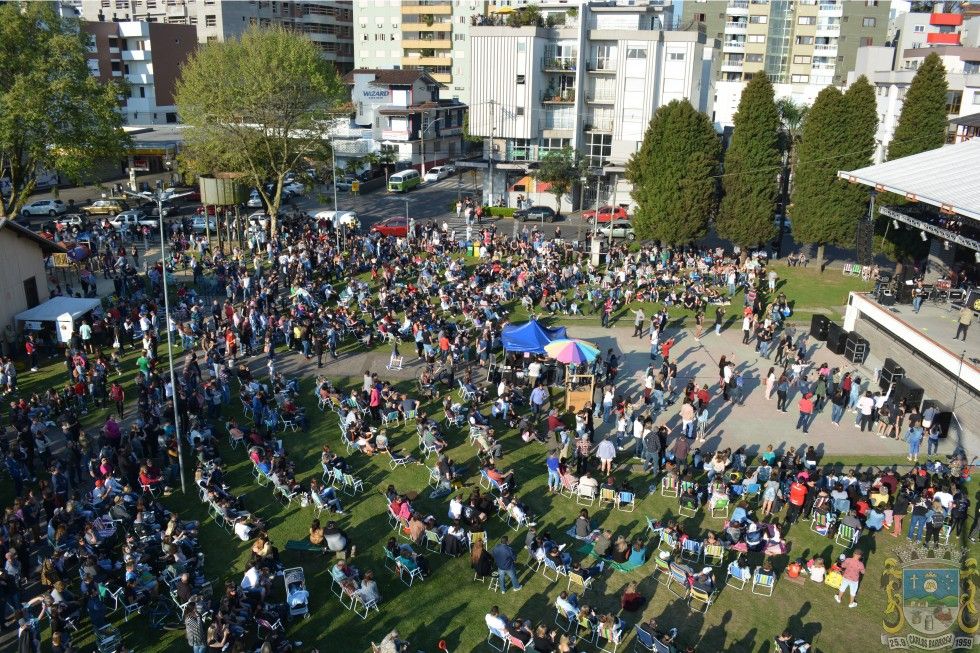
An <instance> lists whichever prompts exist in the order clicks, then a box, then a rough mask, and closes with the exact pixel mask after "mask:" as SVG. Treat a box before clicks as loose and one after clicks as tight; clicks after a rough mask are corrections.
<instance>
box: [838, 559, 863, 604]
mask: <svg viewBox="0 0 980 653" xmlns="http://www.w3.org/2000/svg"><path fill="white" fill-rule="evenodd" d="M863 555H864V552H863V551H861V549H854V553H853V554H851V557H850V558H848V559H847V560H845V561H844V562H842V563H841V565H840V569H841V575H842V576H843V577H844V578H843V579H842V580H841V584H840V591H838V592H837V594H836V595H835V596H834V600H835V601H837V602H838V603H840V600H841V599H842V598H843V597H844V593H845V592H847V591H848V590H850V592H851V602H850V603H848V604H847V607H849V608H856V607H857V601H856V600H855V599H857V593H858V583H859V582H860V581H861V576H862V575H863V574H864V563H863V562H861V557H862V556H863Z"/></svg>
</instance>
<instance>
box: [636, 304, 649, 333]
mask: <svg viewBox="0 0 980 653" xmlns="http://www.w3.org/2000/svg"><path fill="white" fill-rule="evenodd" d="M633 315H634V316H635V317H634V318H633V337H634V338H642V337H643V320H645V319H646V315H645V314H644V313H643V307H640V308H638V309H636V310H635V311H633Z"/></svg>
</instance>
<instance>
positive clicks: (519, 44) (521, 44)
mask: <svg viewBox="0 0 980 653" xmlns="http://www.w3.org/2000/svg"><path fill="white" fill-rule="evenodd" d="M522 52H527V43H525V42H524V41H518V42H517V53H518V54H520V53H522Z"/></svg>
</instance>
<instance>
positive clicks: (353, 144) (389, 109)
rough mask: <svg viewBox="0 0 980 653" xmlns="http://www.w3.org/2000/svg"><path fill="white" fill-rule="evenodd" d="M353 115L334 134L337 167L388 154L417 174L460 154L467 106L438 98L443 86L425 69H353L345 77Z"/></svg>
mask: <svg viewBox="0 0 980 653" xmlns="http://www.w3.org/2000/svg"><path fill="white" fill-rule="evenodd" d="M344 81H345V82H347V85H348V86H349V87H350V89H351V102H352V104H353V106H354V117H353V119H352V120H351V122H350V123H349V124H342V125H338V128H337V129H335V130H334V141H333V144H334V148H335V151H336V153H337V159H338V161H337V165H338V166H343V165H344V164H345V163H346V161H347V160H350V159H359V158H362V157H364V156H366V155H368V154H371V153H375V152H379V151H382V150H387V151H388V152H391V153H392V154H393V155H394V160H395V161H396V162H397V163H401V164H405V167H413V168H416V169H418V170H419V171H420V172H422V171H424V169H428V168H431V167H432V166H434V165H440V164H441V163H447V162H449V161H453V160H455V159H456V158H457V157H458V156H459V155H460V153H461V152H462V143H463V117H464V115H465V113H466V105H464V104H462V103H461V102H459V101H458V100H456V99H448V100H446V99H442V98H441V97H440V94H441V92H442V91H443V89H444V86H443V85H442V84H440V83H439V82H438V81H436V80H435V79H434V78H433V77H432V75H430V74H429V73H427V72H425V71H424V70H414V69H410V70H404V69H403V70H394V69H370V68H356V69H354V70H353V71H351V72H350V73H348V74H347V76H346V77H345V78H344Z"/></svg>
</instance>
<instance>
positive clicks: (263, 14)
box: [69, 0, 354, 72]
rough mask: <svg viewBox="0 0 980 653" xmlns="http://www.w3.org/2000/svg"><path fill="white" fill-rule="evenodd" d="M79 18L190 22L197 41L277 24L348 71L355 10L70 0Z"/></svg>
mask: <svg viewBox="0 0 980 653" xmlns="http://www.w3.org/2000/svg"><path fill="white" fill-rule="evenodd" d="M69 4H71V6H74V7H75V8H76V9H77V10H78V11H79V13H80V15H81V17H82V19H83V20H87V21H91V22H120V21H145V22H148V23H166V24H168V25H191V26H193V27H194V28H195V29H196V31H197V40H198V42H200V43H211V42H213V41H224V40H225V39H227V38H231V37H234V36H237V35H239V34H241V33H242V32H244V31H245V30H246V29H248V28H249V27H250V26H252V25H265V26H268V25H282V26H284V27H288V28H290V29H293V30H296V31H297V32H299V33H302V34H304V35H306V36H307V37H308V38H309V39H310V40H311V41H313V43H314V44H316V46H317V47H318V48H319V49H320V52H321V54H322V56H323V58H324V59H325V60H327V61H330V62H332V63H334V65H336V66H337V68H338V70H340V71H341V72H347V71H349V70H350V69H351V68H353V67H354V48H353V38H354V28H353V16H354V12H353V9H352V8H351V3H350V2H342V1H335V0H308V1H307V2H296V1H294V0H279V1H275V2H273V1H269V0H248V1H246V0H73V1H72V2H70V3H69Z"/></svg>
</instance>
